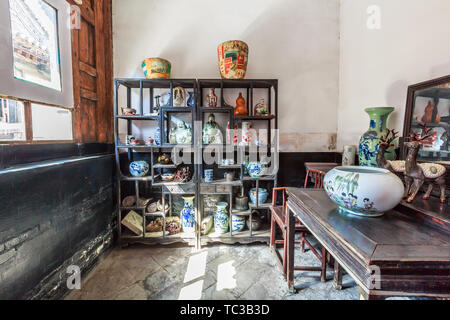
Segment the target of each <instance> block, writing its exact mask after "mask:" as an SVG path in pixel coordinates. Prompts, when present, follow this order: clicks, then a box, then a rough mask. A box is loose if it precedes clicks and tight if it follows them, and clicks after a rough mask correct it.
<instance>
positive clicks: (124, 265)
mask: <svg viewBox="0 0 450 320" xmlns="http://www.w3.org/2000/svg"><path fill="white" fill-rule="evenodd" d="M296 264H298V265H300V264H303V265H317V266H319V265H320V263H319V261H318V260H317V258H316V257H315V256H314V255H313V254H312V252H306V253H304V254H301V253H299V252H297V254H296ZM327 278H328V281H327V282H326V283H322V282H320V278H319V273H318V272H309V271H307V272H300V271H299V272H296V288H297V289H299V291H298V293H297V294H291V293H290V292H289V290H288V289H287V285H286V282H285V281H284V280H283V278H282V276H281V273H280V271H279V268H278V265H277V263H276V261H275V258H274V256H273V255H272V253H271V251H270V249H269V247H268V246H266V245H249V246H243V245H242V246H226V245H215V246H209V247H206V248H204V249H202V250H201V251H198V252H195V251H194V250H193V249H192V248H188V247H184V246H183V247H180V246H169V247H149V246H144V245H134V246H131V247H128V248H125V249H119V248H116V249H114V250H112V252H110V253H109V254H108V256H107V257H105V258H104V259H103V260H102V261H101V262H100V263H99V265H98V266H97V268H95V269H94V270H93V271H92V272H91V273H90V274H89V275H88V276H87V277H86V279H83V280H82V287H81V290H77V291H73V292H72V293H71V294H70V295H69V296H68V297H67V299H74V300H76V299H83V300H117V299H118V300H134V299H138V300H145V299H151V300H166V299H171V300H198V299H206V300H237V299H239V300H270V299H275V300H291V299H293V300H351V299H358V288H357V286H356V284H355V283H354V282H353V280H352V279H351V278H350V277H349V276H348V275H345V276H344V281H343V284H344V290H342V291H337V290H335V289H334V288H333V281H332V278H333V272H332V270H331V269H330V270H329V271H328V275H327Z"/></svg>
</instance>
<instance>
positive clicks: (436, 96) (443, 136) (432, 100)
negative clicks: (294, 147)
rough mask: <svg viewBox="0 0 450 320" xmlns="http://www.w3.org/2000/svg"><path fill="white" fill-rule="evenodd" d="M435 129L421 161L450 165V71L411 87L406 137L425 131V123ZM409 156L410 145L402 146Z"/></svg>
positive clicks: (423, 149) (407, 108)
mask: <svg viewBox="0 0 450 320" xmlns="http://www.w3.org/2000/svg"><path fill="white" fill-rule="evenodd" d="M424 124H425V125H426V127H427V128H431V129H432V137H431V138H430V139H428V140H427V141H426V143H425V144H424V145H423V147H422V149H421V150H420V152H419V156H418V157H417V160H418V161H426V162H438V163H441V164H443V165H445V166H446V167H447V168H449V167H450V143H449V135H450V75H449V76H445V77H442V78H438V79H434V80H430V81H426V82H422V83H419V84H415V85H412V86H410V87H409V88H408V99H407V104H406V114H405V125H404V128H403V137H408V136H409V134H410V133H411V132H417V133H419V134H420V133H422V131H423V127H422V126H423V125H424ZM401 150H402V152H401V158H402V159H405V158H406V148H405V147H402V148H401Z"/></svg>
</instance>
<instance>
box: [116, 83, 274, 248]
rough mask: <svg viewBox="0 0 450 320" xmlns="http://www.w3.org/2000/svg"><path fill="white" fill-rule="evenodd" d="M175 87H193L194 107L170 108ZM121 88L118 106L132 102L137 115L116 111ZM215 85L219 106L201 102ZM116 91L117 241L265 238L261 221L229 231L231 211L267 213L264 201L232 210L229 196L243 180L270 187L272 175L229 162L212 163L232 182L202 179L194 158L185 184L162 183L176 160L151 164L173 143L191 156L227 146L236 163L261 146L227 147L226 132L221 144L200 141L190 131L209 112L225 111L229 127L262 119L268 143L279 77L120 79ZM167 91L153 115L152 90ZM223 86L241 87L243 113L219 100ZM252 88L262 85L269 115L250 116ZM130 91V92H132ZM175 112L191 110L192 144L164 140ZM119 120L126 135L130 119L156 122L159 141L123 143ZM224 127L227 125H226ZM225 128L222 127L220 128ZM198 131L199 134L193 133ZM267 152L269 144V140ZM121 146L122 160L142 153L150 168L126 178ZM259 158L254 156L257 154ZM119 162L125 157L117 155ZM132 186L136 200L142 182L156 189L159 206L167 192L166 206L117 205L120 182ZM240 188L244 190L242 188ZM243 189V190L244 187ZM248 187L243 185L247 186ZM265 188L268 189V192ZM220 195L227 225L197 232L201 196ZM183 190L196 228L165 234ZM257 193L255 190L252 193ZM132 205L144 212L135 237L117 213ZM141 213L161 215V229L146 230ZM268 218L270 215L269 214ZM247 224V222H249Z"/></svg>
mask: <svg viewBox="0 0 450 320" xmlns="http://www.w3.org/2000/svg"><path fill="white" fill-rule="evenodd" d="M177 86H180V87H183V88H185V89H192V90H193V92H194V96H195V107H170V106H172V105H173V89H174V88H175V87H177ZM122 87H124V88H125V90H126V97H127V98H126V101H127V102H126V105H124V106H123V107H127V108H131V107H134V108H135V109H136V110H137V114H136V115H133V116H124V115H122V114H121V108H119V107H122V106H119V88H122ZM209 88H214V89H215V90H217V89H219V90H220V93H219V92H216V93H219V94H220V99H219V101H218V107H215V108H211V107H207V106H205V104H204V101H203V97H204V95H203V94H204V90H206V89H209ZM114 89H115V90H114V96H115V107H114V110H115V112H114V125H115V130H114V134H115V135H114V137H115V143H116V147H115V151H116V164H117V184H118V187H117V199H118V200H117V201H118V208H119V214H118V228H119V239H120V242H121V244H128V243H135V242H144V243H148V242H150V243H160V244H170V243H176V242H185V243H189V244H191V245H195V246H196V247H197V248H200V247H201V245H204V244H207V243H211V242H222V243H252V242H266V243H268V242H269V238H270V234H269V233H270V230H269V229H270V228H269V227H268V226H267V225H266V226H264V228H262V229H261V230H258V231H254V230H251V228H250V230H244V231H242V232H233V231H232V215H233V214H236V215H241V216H247V217H248V218H249V219H252V213H253V210H255V209H258V210H266V211H267V213H268V214H270V212H269V210H267V209H268V208H269V206H268V204H266V203H264V204H258V203H256V204H251V203H250V204H249V205H250V206H249V209H248V210H245V211H240V212H239V211H237V210H236V209H234V208H233V207H234V205H233V195H234V194H235V191H236V190H237V189H238V188H239V192H238V193H239V194H240V193H242V192H243V191H242V190H243V188H245V185H248V186H250V187H251V188H252V187H256V188H259V186H260V182H263V183H266V184H267V183H269V184H270V183H271V184H272V185H273V187H276V185H277V175H276V174H275V175H271V176H265V177H260V178H250V177H248V176H245V175H244V171H245V170H244V166H243V165H242V164H233V165H222V164H221V162H220V161H219V164H215V165H214V166H213V167H214V170H217V171H234V172H236V173H237V178H236V180H235V181H232V182H228V181H226V180H225V179H223V177H222V178H218V179H217V180H215V181H213V182H212V183H206V182H204V181H203V179H202V178H203V170H204V165H205V164H204V163H203V162H201V163H195V164H194V165H193V167H192V168H193V171H194V172H193V178H192V180H191V181H190V182H188V183H177V182H165V181H162V180H161V177H160V175H161V174H162V173H163V171H166V170H175V169H176V168H177V165H175V164H167V165H166V164H159V163H155V157H157V155H159V154H163V153H169V152H171V151H172V150H173V148H175V147H182V148H185V150H183V151H184V152H191V153H192V156H194V158H195V157H196V156H197V153H198V152H203V150H204V149H205V148H208V147H223V153H222V154H221V156H220V157H219V158H220V159H222V157H223V156H224V154H226V151H229V150H232V152H233V154H234V158H235V160H236V163H239V159H244V156H245V155H246V154H249V153H250V152H254V150H256V151H259V150H261V149H263V147H259V148H254V149H253V148H250V147H248V146H238V145H235V146H233V147H232V148H228V150H227V147H229V146H226V145H225V142H226V137H225V135H224V138H223V139H224V141H223V142H224V144H222V145H218V146H217V145H204V144H203V143H202V142H203V141H202V140H203V137H202V134H200V136H195V135H196V131H198V132H202V130H203V124H204V119H205V117H207V115H208V114H228V116H227V117H226V119H227V121H228V122H229V123H230V128H233V127H234V125H235V124H238V125H240V124H241V123H242V121H264V122H266V123H267V129H268V137H267V141H268V142H269V143H271V129H278V81H277V80H262V79H255V80H250V79H249V80H225V79H199V80H195V79H158V80H154V79H123V78H119V79H116V80H115V87H114ZM158 89H159V90H161V89H165V90H169V92H171V95H170V99H169V101H168V105H170V106H160V107H159V110H158V114H157V115H156V113H155V112H154V111H155V101H154V100H155V99H154V98H155V91H156V90H158ZM226 89H241V90H242V91H245V93H246V103H247V109H248V110H249V115H248V116H234V107H233V106H230V105H227V104H226V103H225V99H224V90H226ZM254 89H266V90H267V100H268V108H269V115H268V116H255V115H254V114H253V106H254V98H253V96H254ZM146 91H148V94H147V93H146ZM133 93H134V94H133ZM145 95H147V99H148V100H149V103H144V100H145V99H144V96H145ZM135 96H138V98H139V101H138V104H137V107H136V105H135V104H133V103H132V98H133V97H135ZM180 113H186V114H188V113H190V114H191V116H190V121H192V122H191V133H192V144H189V145H179V144H177V145H173V144H169V141H168V132H169V124H170V117H171V116H172V114H180ZM119 121H126V128H127V129H126V134H128V135H132V134H133V132H132V125H133V121H150V122H156V124H157V126H158V128H159V129H160V145H151V146H147V145H126V144H125V143H122V142H121V141H120V139H119ZM198 122H200V123H202V127H201V128H199V129H200V130H198V128H197V130H195V129H194V125H195V123H198ZM225 131H226V128H225ZM223 133H226V132H223ZM197 135H198V134H197ZM268 147H270V150H271V152H274V150H272V149H273V148H272V147H271V146H270V145H269V146H268ZM121 151H126V154H127V161H128V162H132V161H133V159H134V158H135V156H136V155H142V154H147V155H149V156H150V161H148V162H149V165H150V171H149V174H148V175H147V176H145V177H131V176H129V175H127V174H124V173H122V171H121V156H120V155H121ZM274 155H275V157H274V158H275V161H276V162H278V161H279V160H278V150H275V152H274ZM258 159H259V158H258ZM122 161H125V160H124V159H122ZM133 182H134V190H135V196H136V199H137V201H138V200H139V198H140V183H145V184H146V185H147V186H148V185H150V189H151V190H152V191H154V193H155V194H160V195H161V197H162V198H161V199H162V206H163V208H165V205H166V197H168V202H169V211H168V213H166V212H157V213H146V212H145V210H146V208H145V207H139V206H133V207H122V200H123V198H124V195H123V194H122V192H121V189H122V187H121V183H133ZM244 190H245V189H244ZM244 192H245V191H244ZM247 192H248V190H247ZM269 193H270V192H269ZM211 194H213V195H225V196H227V197H228V198H229V207H228V210H229V218H230V228H229V233H227V234H224V235H217V234H214V233H213V234H208V235H201V230H200V224H201V222H202V220H203V196H205V195H211ZM183 195H193V196H195V204H194V205H195V208H196V214H195V220H196V230H195V232H194V233H180V234H176V235H169V234H168V233H167V232H166V230H165V222H166V218H168V217H171V216H178V213H174V212H172V198H173V197H174V196H183ZM257 196H258V195H257ZM130 210H134V211H136V212H137V213H140V214H141V216H142V217H143V221H144V223H143V226H142V228H143V230H144V232H143V233H142V234H141V235H140V236H136V235H134V234H132V233H131V232H130V231H129V230H128V229H126V228H125V227H123V226H122V224H121V222H122V218H123V217H124V216H125V215H126V214H127V213H128V212H129V211H130ZM146 217H161V218H162V219H163V230H162V232H161V233H160V234H158V233H151V234H150V233H148V232H146V231H145V227H146V224H147V223H148V222H147V220H146ZM268 218H270V217H268ZM250 225H251V224H250Z"/></svg>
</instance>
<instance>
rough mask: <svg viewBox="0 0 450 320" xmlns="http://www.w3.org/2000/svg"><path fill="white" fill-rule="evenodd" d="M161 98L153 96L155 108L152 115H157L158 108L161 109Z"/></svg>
mask: <svg viewBox="0 0 450 320" xmlns="http://www.w3.org/2000/svg"><path fill="white" fill-rule="evenodd" d="M160 99H161V96H155V106H154V107H153V112H154V113H159V108H161V101H160Z"/></svg>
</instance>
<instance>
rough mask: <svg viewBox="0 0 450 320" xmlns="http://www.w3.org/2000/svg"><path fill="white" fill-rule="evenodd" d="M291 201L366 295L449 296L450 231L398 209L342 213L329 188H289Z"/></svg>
mask: <svg viewBox="0 0 450 320" xmlns="http://www.w3.org/2000/svg"><path fill="white" fill-rule="evenodd" d="M287 193H288V201H287V205H288V208H289V211H290V215H292V214H293V215H295V216H296V217H297V218H299V219H300V220H301V222H302V223H303V224H304V225H305V226H306V227H307V228H308V229H309V230H310V231H311V233H312V234H313V235H314V236H315V237H316V239H317V240H318V241H319V242H320V243H321V244H322V245H323V246H325V247H326V249H327V250H328V252H329V253H330V254H331V255H332V256H333V257H334V258H335V259H336V260H337V262H339V264H340V265H341V267H342V268H343V269H344V270H345V271H347V273H348V274H349V275H350V276H351V277H352V278H353V279H354V280H355V282H356V283H357V285H358V286H359V288H360V298H362V299H370V300H372V299H385V298H387V297H435V298H447V299H448V298H450V232H449V230H442V229H438V228H434V227H432V226H429V225H425V224H423V223H419V222H420V221H419V220H417V219H414V218H412V217H409V216H408V215H406V214H404V213H402V212H400V211H398V209H394V210H391V211H389V212H387V213H386V214H385V215H384V216H383V217H380V218H365V217H358V216H353V215H346V214H341V213H339V212H338V211H337V206H336V205H335V204H334V203H333V202H332V201H331V200H330V199H329V198H328V196H327V195H326V193H325V191H324V190H313V189H295V188H292V189H288V191H287Z"/></svg>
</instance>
